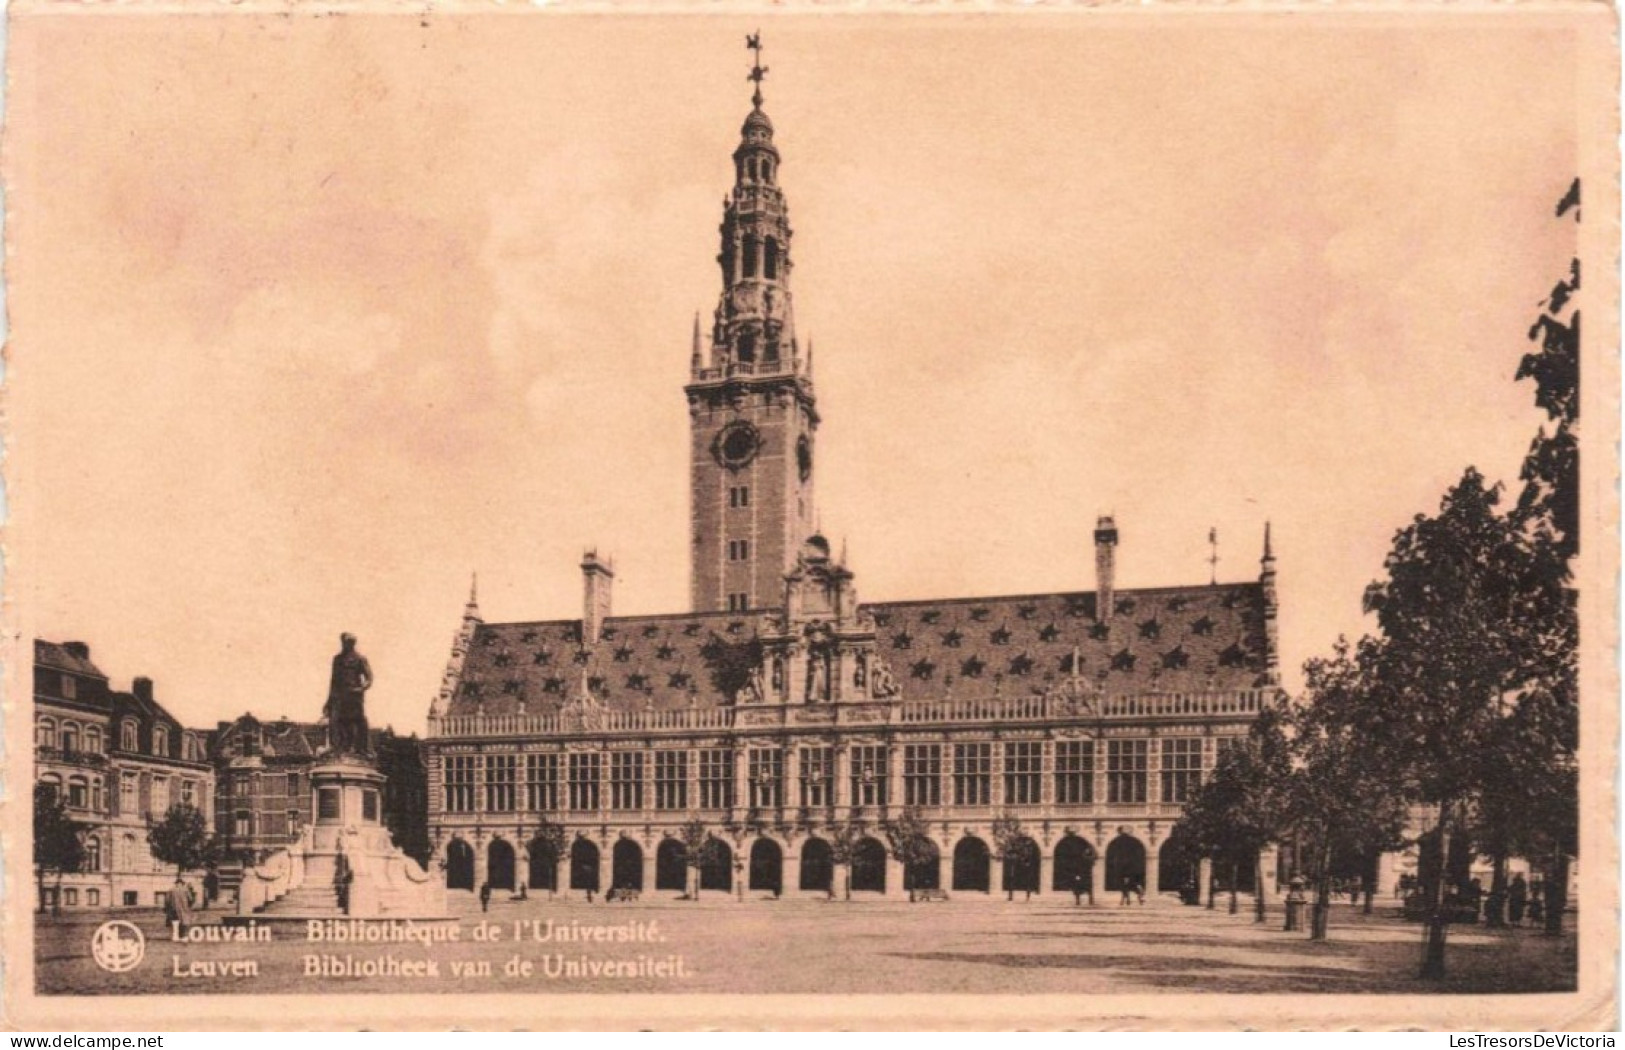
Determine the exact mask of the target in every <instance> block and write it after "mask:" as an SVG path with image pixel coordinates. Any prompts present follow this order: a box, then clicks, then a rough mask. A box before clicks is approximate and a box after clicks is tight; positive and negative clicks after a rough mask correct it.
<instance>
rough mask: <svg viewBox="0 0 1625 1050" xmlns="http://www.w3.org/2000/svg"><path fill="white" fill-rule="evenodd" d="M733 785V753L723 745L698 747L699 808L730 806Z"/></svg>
mask: <svg viewBox="0 0 1625 1050" xmlns="http://www.w3.org/2000/svg"><path fill="white" fill-rule="evenodd" d="M733 787H734V777H733V754H732V753H731V752H730V751H729V750H728V749H727V748H725V747H707V748H702V749H700V808H701V809H728V808H730V807H732V806H733V804H734V792H733Z"/></svg>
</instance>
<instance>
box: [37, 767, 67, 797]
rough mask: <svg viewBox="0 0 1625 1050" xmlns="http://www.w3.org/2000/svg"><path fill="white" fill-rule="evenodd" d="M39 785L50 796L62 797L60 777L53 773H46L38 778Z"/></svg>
mask: <svg viewBox="0 0 1625 1050" xmlns="http://www.w3.org/2000/svg"><path fill="white" fill-rule="evenodd" d="M39 782H40V786H41V787H43V788H45V790H46V791H47V792H49V793H50V796H51V798H53V799H58V798H61V797H62V778H61V777H59V776H57V775H56V774H55V773H47V774H45V775H44V776H42V777H40V778H39Z"/></svg>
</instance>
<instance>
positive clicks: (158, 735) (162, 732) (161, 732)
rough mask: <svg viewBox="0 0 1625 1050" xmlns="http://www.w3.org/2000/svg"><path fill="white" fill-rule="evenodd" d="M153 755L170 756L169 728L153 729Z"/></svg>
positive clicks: (155, 727)
mask: <svg viewBox="0 0 1625 1050" xmlns="http://www.w3.org/2000/svg"><path fill="white" fill-rule="evenodd" d="M152 753H153V754H155V755H165V756H167V755H168V754H169V727H167V726H153V727H152Z"/></svg>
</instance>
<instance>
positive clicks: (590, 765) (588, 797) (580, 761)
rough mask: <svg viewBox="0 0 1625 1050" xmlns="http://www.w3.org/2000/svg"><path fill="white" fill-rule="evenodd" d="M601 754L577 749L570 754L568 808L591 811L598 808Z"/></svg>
mask: <svg viewBox="0 0 1625 1050" xmlns="http://www.w3.org/2000/svg"><path fill="white" fill-rule="evenodd" d="M603 757H604V756H602V755H600V754H598V753H597V752H596V751H577V752H572V753H571V755H570V808H571V809H573V810H586V811H592V810H596V809H597V808H598V777H599V770H600V769H601V767H602V760H603Z"/></svg>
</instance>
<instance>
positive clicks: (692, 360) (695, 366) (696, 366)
mask: <svg viewBox="0 0 1625 1050" xmlns="http://www.w3.org/2000/svg"><path fill="white" fill-rule="evenodd" d="M689 365H690V367H691V368H692V370H693V371H695V372H698V371H699V370H700V369H701V368H703V367H704V362H703V361H702V360H701V358H700V312H699V311H698V310H695V311H694V353H693V354H692V355H691V356H690V357H689Z"/></svg>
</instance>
